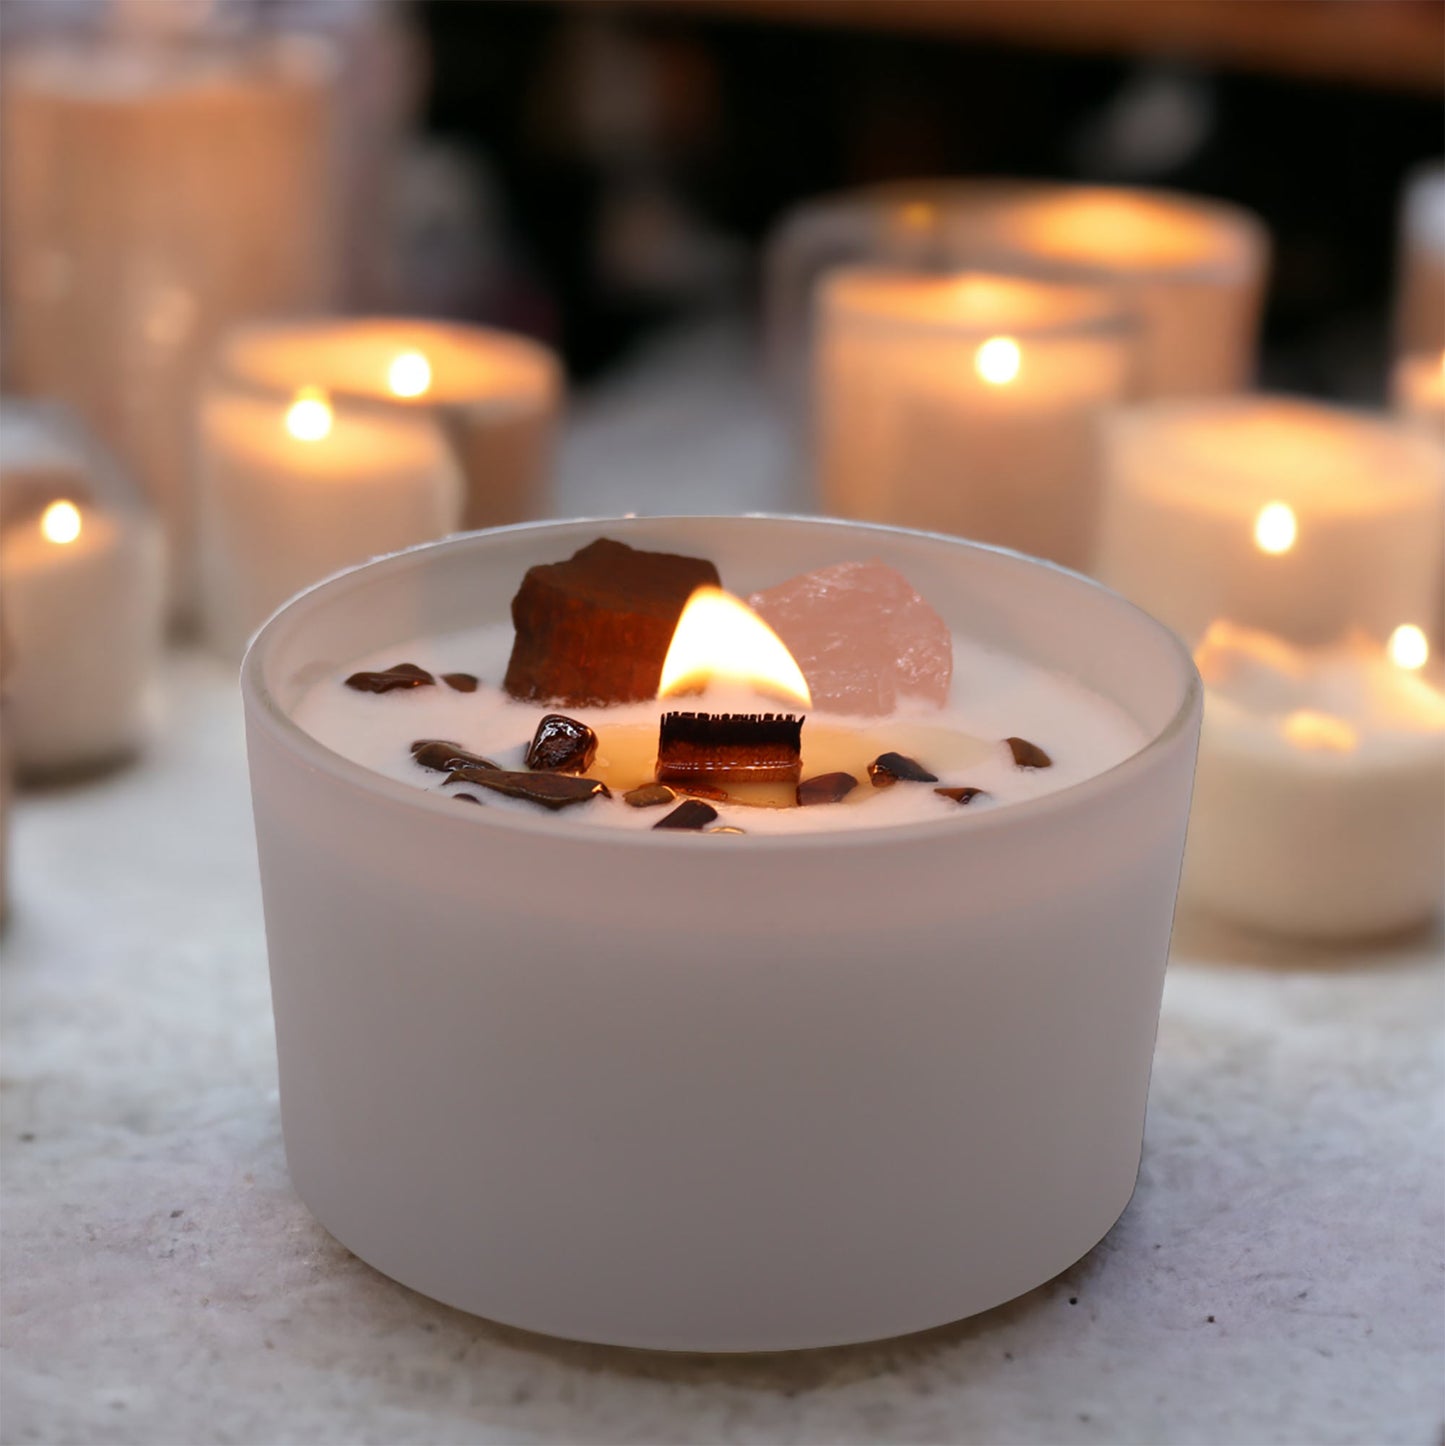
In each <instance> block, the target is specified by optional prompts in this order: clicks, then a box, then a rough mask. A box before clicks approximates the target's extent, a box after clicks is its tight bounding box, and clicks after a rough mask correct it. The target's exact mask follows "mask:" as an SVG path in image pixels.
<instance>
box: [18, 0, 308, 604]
mask: <svg viewBox="0 0 1445 1446" xmlns="http://www.w3.org/2000/svg"><path fill="white" fill-rule="evenodd" d="M197 8H198V7H195V6H189V7H187V6H182V5H173V6H170V7H167V6H165V5H157V6H151V7H149V8H147V7H141V6H132V7H129V9H128V11H127V14H128V15H130V16H132V17H135V16H139V17H141V20H142V22H143V23H149V22H150V21H151V20H153V19H154V20H156V21H157V22H158V23H162V24H164V23H166V17H167V16H168V15H169V16H184V15H186V14H188V13H191V12H194V11H196V10H197ZM200 8H201V9H204V7H200ZM331 74H332V71H331V63H330V54H329V52H328V51H327V50H326V49H325V48H324V47H322V46H319V45H318V44H315V43H312V42H303V41H300V40H286V41H281V42H261V41H255V42H247V41H239V40H231V41H227V42H224V43H223V42H222V41H220V40H216V39H212V38H206V37H204V36H199V35H190V34H187V35H172V34H165V35H156V34H149V33H140V32H125V31H121V32H119V33H116V34H108V35H102V36H96V37H81V38H61V39H53V40H45V41H41V42H37V43H35V44H31V45H26V46H24V47H21V48H19V49H18V50H17V51H16V52H15V53H14V54H13V55H12V56H11V57H10V59H9V60H8V62H7V65H6V67H5V72H4V82H5V83H4V114H3V125H0V131H3V147H4V149H3V168H0V174H3V203H4V204H3V218H4V235H3V243H4V244H3V253H0V254H3V272H0V275H3V293H4V303H5V315H6V336H5V342H6V364H7V370H8V374H9V375H10V377H11V380H12V381H13V384H14V385H16V386H17V387H18V388H19V389H20V390H21V391H24V392H28V393H34V394H41V393H43V394H46V395H50V396H55V397H60V398H63V399H65V400H66V401H68V402H70V403H72V404H73V405H74V406H75V408H76V409H77V411H78V412H79V413H80V414H81V416H82V417H83V418H84V419H85V421H86V422H87V424H88V425H89V426H90V427H91V428H92V429H93V430H94V431H95V432H96V434H97V435H98V436H99V437H100V439H101V440H102V441H104V442H105V443H106V444H107V445H109V446H110V447H112V448H113V449H114V450H115V451H116V453H117V454H118V456H119V457H120V459H121V461H122V462H123V464H124V465H125V467H126V469H127V470H128V471H129V472H130V473H131V475H132V476H133V477H134V478H135V479H136V481H137V483H138V484H139V485H140V486H141V487H142V488H143V490H144V491H145V492H146V493H147V494H148V495H149V496H150V497H151V498H152V499H153V500H154V501H155V503H156V505H157V506H158V508H159V509H160V511H161V513H162V515H163V517H164V520H165V526H166V533H167V537H168V540H169V544H170V548H171V553H172V564H173V566H172V573H173V586H174V588H175V589H176V593H177V597H178V599H180V600H182V601H184V598H185V596H186V594H187V592H188V590H189V586H190V582H191V574H192V560H191V558H190V555H189V554H190V549H191V532H192V511H193V497H192V491H193V488H192V480H193V479H192V471H191V428H192V415H193V413H192V401H193V397H194V393H195V380H196V377H197V375H198V374H199V371H200V367H201V362H202V359H203V358H204V356H205V355H206V353H207V352H208V350H209V349H210V347H211V345H212V344H213V342H214V339H215V337H216V335H217V334H218V333H219V331H220V330H221V329H222V328H223V327H224V326H225V325H227V324H228V323H230V322H232V321H234V320H236V319H237V318H240V317H245V316H248V315H253V314H257V313H277V312H285V311H290V310H305V309H311V308H314V307H317V306H320V305H322V304H323V303H324V302H325V301H326V300H327V299H328V294H329V287H330V283H331V278H332V274H333V271H334V268H333V266H332V256H331V253H332V244H331V215H330V206H331V195H330V179H331V176H330V165H331V158H330V150H329V146H330V136H329V119H330V106H331Z"/></svg>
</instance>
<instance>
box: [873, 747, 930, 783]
mask: <svg viewBox="0 0 1445 1446" xmlns="http://www.w3.org/2000/svg"><path fill="white" fill-rule="evenodd" d="M868 777H869V778H870V779H872V781H873V787H874V788H891V787H892V786H893V784H895V783H898V782H899V781H900V780H901V781H902V782H905V783H937V782H938V775H937V774H936V773H930V772H929V771H928V770H927V769H926V768H925V767H924V766H923V765H922V764H921V763H920V762H919V761H918V760H917V759H916V758H908V757H906V756H905V755H904V754H902V753H880V754H879V755H878V757H877V758H875V759H874V760H873V762H872V763H870V764H869V765H868Z"/></svg>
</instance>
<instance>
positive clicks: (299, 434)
mask: <svg viewBox="0 0 1445 1446" xmlns="http://www.w3.org/2000/svg"><path fill="white" fill-rule="evenodd" d="M331 423H332V413H331V407H330V405H329V403H328V402H327V400H326V393H325V392H323V391H322V390H321V388H320V387H302V388H301V390H300V391H298V392H297V393H296V396H295V399H294V400H293V401H292V403H291V405H290V407H288V408H287V410H286V430H287V431H288V432H290V433H291V435H292V436H293V437H295V438H296V440H297V441H298V442H319V441H321V440H322V438H324V437H327V436H329V435H330V433H331Z"/></svg>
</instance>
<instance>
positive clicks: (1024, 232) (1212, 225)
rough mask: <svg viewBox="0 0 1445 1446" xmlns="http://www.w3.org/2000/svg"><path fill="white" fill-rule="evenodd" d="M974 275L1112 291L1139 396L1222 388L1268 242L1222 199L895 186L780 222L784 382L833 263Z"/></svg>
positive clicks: (1237, 379) (1250, 316)
mask: <svg viewBox="0 0 1445 1446" xmlns="http://www.w3.org/2000/svg"><path fill="white" fill-rule="evenodd" d="M860 262H875V263H879V264H885V265H898V266H905V267H914V268H919V267H932V268H937V269H945V270H956V269H963V268H972V269H979V270H986V271H1001V272H1013V273H1021V274H1024V275H1035V276H1045V277H1052V278H1054V279H1056V280H1069V281H1076V282H1088V283H1092V284H1107V285H1111V286H1115V287H1118V288H1121V289H1122V290H1123V291H1124V292H1125V293H1126V294H1127V296H1128V298H1129V300H1130V303H1131V305H1132V306H1133V308H1134V309H1135V310H1136V311H1137V313H1138V315H1139V318H1140V327H1141V331H1140V369H1139V392H1140V395H1142V396H1145V397H1153V396H1167V395H1179V394H1193V393H1211V392H1227V391H1234V390H1237V389H1239V388H1240V387H1242V386H1245V385H1247V384H1248V382H1249V380H1250V378H1251V377H1252V376H1253V373H1254V367H1255V350H1256V344H1257V334H1258V328H1259V313H1260V305H1261V301H1262V298H1263V292H1264V282H1265V276H1266V272H1267V269H1268V263H1269V236H1268V232H1267V230H1266V228H1265V226H1264V224H1263V222H1261V221H1260V220H1259V218H1258V217H1256V216H1254V215H1253V214H1252V213H1250V212H1248V211H1246V210H1244V209H1242V208H1240V207H1237V206H1232V205H1228V204H1226V203H1224V202H1220V201H1215V200H1209V199H1205V198H1203V197H1198V196H1187V195H1182V194H1175V193H1171V192H1164V191H1149V190H1131V189H1125V188H1113V187H1099V186H1073V185H1062V184H1049V183H1039V182H1025V181H1007V180H998V179H982V180H932V181H915V182H896V183H892V184H889V185H885V186H879V187H874V188H870V189H865V190H860V191H854V192H848V193H844V194H842V195H838V196H828V197H823V198H820V199H817V200H814V201H809V202H806V203H804V204H803V205H802V206H800V207H798V208H797V209H796V210H795V211H793V212H792V213H791V214H790V215H789V216H787V217H786V218H785V219H784V220H783V222H782V223H781V225H780V226H779V228H778V229H777V231H776V232H775V234H774V236H773V238H772V239H771V241H770V242H769V245H768V251H767V256H766V259H765V285H766V291H767V310H768V331H769V344H770V350H771V353H772V357H773V361H774V367H775V370H776V371H777V373H778V375H779V377H780V379H782V381H783V384H784V385H785V386H786V385H787V384H788V381H787V379H788V378H789V377H791V376H794V375H796V374H797V373H798V372H799V371H800V370H803V369H805V368H806V355H807V351H808V349H809V347H810V345H811V335H812V316H813V293H814V289H815V287H816V285H817V282H818V280H819V278H820V277H821V276H822V275H824V274H825V273H826V272H827V271H829V270H831V269H832V268H834V267H836V266H841V265H849V264H858V263H860Z"/></svg>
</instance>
